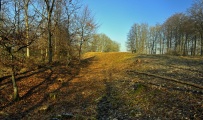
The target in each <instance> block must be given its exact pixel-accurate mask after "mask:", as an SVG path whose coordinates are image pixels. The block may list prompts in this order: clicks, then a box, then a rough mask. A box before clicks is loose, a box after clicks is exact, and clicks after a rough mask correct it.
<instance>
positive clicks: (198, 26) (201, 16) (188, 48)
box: [126, 0, 203, 56]
mask: <svg viewBox="0 0 203 120" xmlns="http://www.w3.org/2000/svg"><path fill="white" fill-rule="evenodd" d="M126 46H127V49H128V51H131V52H135V51H136V52H139V53H144V54H172V55H192V56H195V55H201V56H203V0H196V1H194V2H193V4H192V5H191V7H190V8H188V9H187V11H186V12H185V13H175V14H174V15H172V16H170V17H169V18H168V19H167V20H166V21H165V22H164V23H163V24H156V25H155V26H149V25H148V24H137V23H135V24H134V25H132V27H131V29H130V31H129V33H128V35H127V41H126Z"/></svg>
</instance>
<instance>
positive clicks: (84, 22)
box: [78, 6, 97, 61]
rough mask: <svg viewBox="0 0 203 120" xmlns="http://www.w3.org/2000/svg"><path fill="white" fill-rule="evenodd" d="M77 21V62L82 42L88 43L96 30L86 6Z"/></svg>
mask: <svg viewBox="0 0 203 120" xmlns="http://www.w3.org/2000/svg"><path fill="white" fill-rule="evenodd" d="M78 19H79V21H78V28H79V29H78V33H79V36H80V38H79V48H78V57H79V61H80V58H81V53H82V45H83V43H84V42H86V41H88V39H90V37H91V36H92V34H93V33H94V32H95V30H96V28H97V24H96V23H95V20H94V17H93V16H92V15H91V12H90V10H89V8H88V7H87V6H86V7H85V8H84V10H83V12H82V13H81V16H79V18H78Z"/></svg>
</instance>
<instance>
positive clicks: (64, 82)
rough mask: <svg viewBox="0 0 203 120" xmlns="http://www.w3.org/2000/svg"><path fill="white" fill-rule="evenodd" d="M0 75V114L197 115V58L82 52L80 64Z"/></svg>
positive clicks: (34, 117)
mask: <svg viewBox="0 0 203 120" xmlns="http://www.w3.org/2000/svg"><path fill="white" fill-rule="evenodd" d="M17 84H18V86H19V92H20V97H21V99H20V100H19V101H18V102H13V101H12V83H11V80H10V78H8V77H1V78H0V119H3V120H11V119H17V120H18V119H20V120H28V119H29V120H49V119H50V120H67V119H71V120H96V119H98V120H123V119H126V120H135V119H148V120H150V119H151V120H154V119H161V120H162V119H163V120H164V119H185V120H186V119H195V120H201V119H203V58H202V57H181V56H167V55H137V54H131V53H122V52H120V53H113V52H112V53H93V52H92V53H86V54H84V56H83V60H82V62H81V64H76V63H75V64H71V65H70V66H65V65H63V64H59V63H57V64H54V65H53V66H52V67H51V68H50V67H49V68H48V67H45V68H40V69H37V70H35V71H30V72H26V73H24V74H20V75H18V76H17Z"/></svg>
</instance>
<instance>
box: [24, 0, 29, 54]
mask: <svg viewBox="0 0 203 120" xmlns="http://www.w3.org/2000/svg"><path fill="white" fill-rule="evenodd" d="M24 2H25V3H24V10H25V28H26V39H27V45H28V44H29V22H28V3H29V0H28V1H24ZM26 51H27V57H28V58H29V57H30V48H29V45H28V46H27V48H26Z"/></svg>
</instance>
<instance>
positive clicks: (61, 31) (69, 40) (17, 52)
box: [0, 0, 120, 100]
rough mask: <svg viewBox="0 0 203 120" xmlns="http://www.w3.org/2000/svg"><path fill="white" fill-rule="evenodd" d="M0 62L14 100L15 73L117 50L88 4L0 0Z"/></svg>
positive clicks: (66, 0) (72, 0) (59, 0)
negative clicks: (99, 30) (8, 75)
mask: <svg viewBox="0 0 203 120" xmlns="http://www.w3.org/2000/svg"><path fill="white" fill-rule="evenodd" d="M0 3H1V4H0V28H1V29H0V65H1V66H4V67H7V68H8V69H10V71H11V72H10V73H11V75H12V81H13V86H14V99H15V100H17V99H18V89H17V85H16V82H15V75H16V74H18V73H19V72H20V71H21V69H22V68H28V67H30V68H31V66H32V65H31V64H35V65H38V66H39V65H41V64H45V63H49V64H51V63H53V62H63V63H65V64H67V65H68V64H69V63H70V62H71V61H78V62H80V58H81V54H83V53H85V52H89V51H91V52H111V51H115V52H116V51H119V49H120V46H119V44H118V43H117V42H115V41H113V40H111V39H110V38H109V37H108V36H106V35H105V34H97V28H98V27H99V24H98V23H97V22H96V20H95V18H94V15H92V13H91V10H90V9H89V8H88V6H85V5H83V4H82V3H81V2H80V1H79V0H12V1H10V0H1V1H0Z"/></svg>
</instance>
